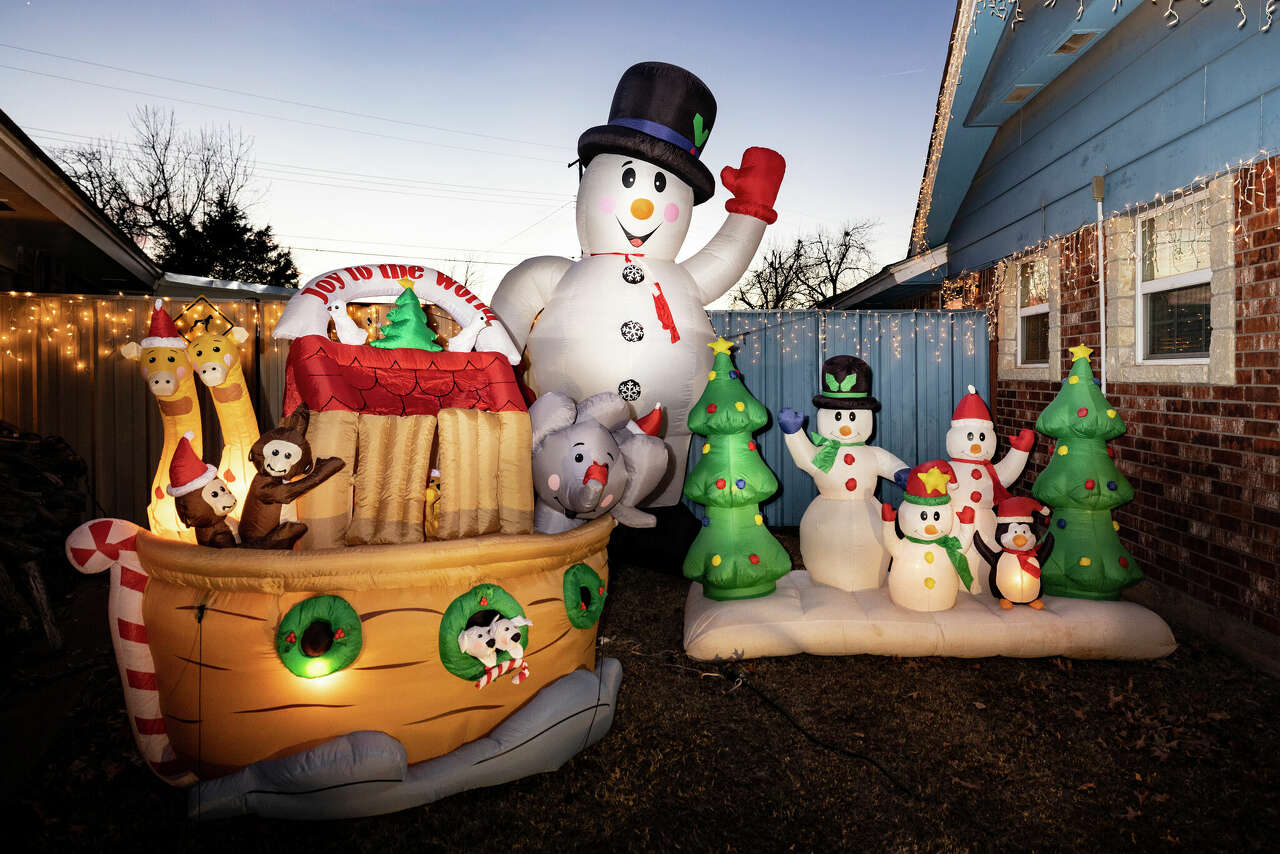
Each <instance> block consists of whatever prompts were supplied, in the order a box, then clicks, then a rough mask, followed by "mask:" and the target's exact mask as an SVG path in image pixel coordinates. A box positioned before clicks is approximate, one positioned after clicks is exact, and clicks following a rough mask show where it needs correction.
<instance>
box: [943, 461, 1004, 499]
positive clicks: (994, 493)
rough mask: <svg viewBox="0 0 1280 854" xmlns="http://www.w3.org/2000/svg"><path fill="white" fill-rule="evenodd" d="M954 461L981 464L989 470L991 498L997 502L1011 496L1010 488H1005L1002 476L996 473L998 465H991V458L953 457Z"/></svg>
mask: <svg viewBox="0 0 1280 854" xmlns="http://www.w3.org/2000/svg"><path fill="white" fill-rule="evenodd" d="M951 462H953V463H969V464H971V465H974V464H976V465H980V466H982V467H983V468H984V469H986V470H987V477H989V478H991V498H992V501H993V502H994V503H996V504H999V503H1000V502H1001V501H1004V500H1005V499H1006V498H1009V497H1010V495H1009V490H1007V489H1005V488H1004V484H1003V483H1001V482H1000V478H999V477H998V476H997V475H996V467H995V466H993V465H991V460H960V459H956V458H955V457H952V458H951Z"/></svg>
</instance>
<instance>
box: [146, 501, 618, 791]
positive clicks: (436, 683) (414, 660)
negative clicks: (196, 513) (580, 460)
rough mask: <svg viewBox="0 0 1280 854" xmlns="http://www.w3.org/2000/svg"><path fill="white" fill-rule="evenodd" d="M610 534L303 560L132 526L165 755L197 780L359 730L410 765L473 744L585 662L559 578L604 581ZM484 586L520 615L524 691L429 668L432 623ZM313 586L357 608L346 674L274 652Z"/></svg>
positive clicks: (582, 633)
mask: <svg viewBox="0 0 1280 854" xmlns="http://www.w3.org/2000/svg"><path fill="white" fill-rule="evenodd" d="M612 526H613V523H612V520H610V519H608V518H605V519H600V520H596V521H594V522H591V523H589V524H587V525H584V526H582V527H581V528H578V529H576V530H574V531H571V532H568V533H566V534H562V535H558V536H555V537H549V536H545V535H537V534H534V535H524V536H503V535H495V536H491V537H476V538H472V539H470V540H464V541H452V542H433V543H424V544H413V545H405V546H368V547H358V548H347V549H341V550H333V551H314V552H255V551H250V550H223V551H218V550H213V549H202V548H200V547H198V546H190V545H187V544H181V543H174V542H172V541H166V540H161V539H159V538H156V537H152V536H150V535H148V534H146V533H139V535H138V538H137V540H138V545H137V552H138V557H139V560H140V562H141V564H142V566H143V567H144V568H145V570H146V571H147V574H148V575H149V576H150V577H151V578H150V582H149V584H148V586H147V590H146V594H145V598H144V601H143V616H144V621H145V624H146V631H147V637H148V644H149V646H150V648H151V653H152V656H153V657H154V660H155V674H156V685H157V689H158V692H159V696H160V705H161V710H162V711H163V714H164V719H165V729H166V730H167V732H168V734H169V738H170V740H171V742H172V744H173V748H174V751H175V753H176V754H177V756H178V758H179V759H181V760H184V761H185V762H186V763H189V765H190V767H191V768H192V769H193V770H195V771H196V773H197V775H198V776H199V777H201V778H206V779H207V778H209V777H214V776H219V775H222V774H226V773H228V772H230V771H233V770H235V769H238V768H241V767H244V766H246V765H249V764H251V763H253V762H257V761H259V760H263V759H273V758H278V757H281V756H286V755H289V754H291V753H296V752H298V751H301V750H305V749H307V748H309V747H312V746H315V745H317V744H320V743H322V742H324V741H327V740H329V739H332V738H335V737H337V736H341V735H345V734H347V733H351V732H355V731H359V730H377V731H381V732H385V733H387V734H388V735H391V736H393V737H394V738H396V739H397V740H398V741H400V742H401V743H402V744H403V745H404V747H405V749H406V750H407V752H408V759H409V762H410V763H416V762H420V761H423V760H426V759H431V758H433V757H436V756H440V755H442V754H445V753H448V752H450V751H452V750H454V749H455V748H457V747H459V746H461V745H463V744H465V743H467V742H470V741H473V740H475V739H477V738H479V737H481V736H483V735H485V734H486V733H488V732H490V731H491V730H492V729H493V728H494V727H495V726H497V724H499V723H500V722H501V721H502V720H503V719H504V718H506V717H507V716H508V715H510V714H511V713H512V712H514V711H515V710H516V709H518V708H520V706H522V705H523V704H524V703H525V702H527V701H528V700H529V699H530V698H531V697H533V696H534V695H535V694H536V693H537V692H538V691H539V690H540V689H541V688H543V687H544V686H546V685H548V684H550V683H551V682H553V681H555V680H556V679H558V678H559V677H561V676H564V675H565V674H567V673H570V672H572V671H574V670H576V669H578V668H587V669H592V668H593V667H594V664H595V642H596V629H595V626H594V625H593V626H591V627H590V628H587V629H577V628H574V627H573V625H572V624H571V623H570V621H569V617H568V612H567V610H566V605H565V601H564V573H565V570H566V569H568V567H570V566H571V565H573V564H575V563H585V564H587V565H589V566H590V567H592V568H593V569H594V570H595V571H596V572H597V573H599V575H600V576H601V578H603V579H605V581H606V583H607V580H608V565H607V561H606V552H605V548H606V546H607V544H608V539H609V533H610V531H611V529H612ZM480 583H489V584H497V585H499V586H501V587H502V588H503V589H504V590H506V592H508V593H509V594H511V596H513V597H514V598H515V599H516V601H518V602H519V603H520V605H521V606H522V608H523V609H524V612H525V614H526V616H527V617H528V618H529V619H530V620H532V623H533V624H532V626H531V627H529V633H528V642H527V646H526V652H525V660H526V662H527V664H528V677H527V678H526V679H524V681H522V682H521V683H520V684H515V683H514V680H513V678H512V677H513V676H514V675H515V671H513V672H512V673H510V674H507V675H503V676H501V677H499V678H498V679H496V680H495V681H494V682H492V683H491V684H488V685H487V686H485V687H484V688H482V689H478V688H477V687H476V685H475V683H474V682H472V681H470V680H465V679H462V678H459V677H457V676H454V675H453V674H451V673H450V672H449V671H448V670H446V669H445V667H444V666H443V664H442V663H441V659H440V644H441V639H440V623H441V619H442V617H443V614H444V612H445V610H446V609H447V608H448V606H449V604H450V603H451V602H452V601H453V600H454V599H455V598H456V597H458V596H461V595H463V594H465V593H466V592H468V591H469V590H470V589H472V588H473V587H474V586H475V585H477V584H480ZM321 593H323V594H331V595H337V596H341V597H342V598H343V599H345V600H346V601H347V602H348V603H350V605H351V606H352V607H353V608H354V609H355V611H356V612H357V614H359V615H360V624H361V631H362V635H363V642H362V648H361V652H360V654H359V656H358V657H357V658H356V660H355V661H354V662H353V663H352V664H351V665H350V666H349V667H347V668H346V669H344V670H342V671H339V672H337V673H334V674H331V675H329V676H325V677H321V678H316V679H306V678H301V677H298V676H295V675H294V674H293V673H292V672H290V671H289V670H288V669H287V668H285V666H284V665H283V664H282V663H281V661H280V659H279V657H278V656H277V655H276V649H275V637H276V628H277V626H278V625H279V623H280V620H281V619H282V618H283V617H284V615H285V614H286V613H288V611H289V609H290V608H291V607H293V606H294V605H295V604H297V603H298V602H300V601H303V600H305V599H307V598H309V597H311V596H314V595H317V594H321ZM201 606H203V608H201Z"/></svg>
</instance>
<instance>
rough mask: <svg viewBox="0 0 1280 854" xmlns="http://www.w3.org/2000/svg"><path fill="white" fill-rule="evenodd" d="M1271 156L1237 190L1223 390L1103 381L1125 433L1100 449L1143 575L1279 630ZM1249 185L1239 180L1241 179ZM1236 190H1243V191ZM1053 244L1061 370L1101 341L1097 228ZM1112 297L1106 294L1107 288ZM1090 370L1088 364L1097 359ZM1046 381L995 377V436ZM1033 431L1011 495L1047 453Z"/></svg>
mask: <svg viewBox="0 0 1280 854" xmlns="http://www.w3.org/2000/svg"><path fill="white" fill-rule="evenodd" d="M1278 161H1280V158H1273V159H1272V160H1270V161H1264V162H1262V163H1260V164H1257V165H1256V166H1254V167H1252V168H1253V170H1254V174H1253V175H1252V179H1253V180H1252V182H1250V181H1238V182H1237V183H1236V191H1235V196H1236V197H1235V208H1236V212H1237V213H1236V215H1235V227H1236V234H1235V246H1234V250H1235V275H1236V293H1235V364H1236V382H1235V384H1234V385H1209V384H1199V385H1181V384H1155V383H1115V382H1108V384H1107V386H1108V387H1107V398H1108V399H1109V400H1110V401H1111V403H1112V405H1114V406H1115V408H1116V409H1117V410H1118V411H1119V412H1120V414H1121V416H1122V417H1123V418H1124V419H1125V423H1126V425H1127V426H1128V431H1127V432H1126V434H1125V435H1124V436H1122V437H1120V438H1119V439H1116V440H1115V441H1113V442H1112V443H1111V446H1112V447H1113V448H1114V449H1115V452H1116V464H1117V466H1118V467H1119V468H1120V470H1121V471H1122V472H1123V473H1124V474H1125V476H1126V477H1127V478H1128V479H1129V481H1130V482H1131V483H1132V484H1133V486H1134V489H1135V491H1136V497H1135V499H1134V500H1133V501H1132V502H1130V503H1129V504H1126V505H1124V506H1123V507H1120V508H1119V509H1117V510H1116V511H1115V512H1114V514H1113V516H1114V518H1115V519H1116V521H1118V522H1119V523H1120V536H1121V538H1122V539H1123V540H1124V544H1125V546H1126V547H1127V548H1128V549H1129V550H1130V551H1131V552H1132V553H1133V555H1134V556H1135V557H1136V558H1137V559H1138V560H1139V561H1140V562H1141V568H1142V571H1143V572H1144V573H1146V575H1147V577H1148V578H1151V579H1153V580H1155V581H1158V582H1160V583H1162V584H1164V585H1167V586H1169V587H1171V588H1173V589H1175V590H1177V591H1180V592H1182V593H1185V594H1187V595H1189V596H1191V597H1193V598H1194V599H1196V600H1199V601H1200V602H1202V603H1205V604H1207V605H1209V606H1211V607H1213V608H1216V609H1218V610H1219V611H1220V612H1222V613H1223V614H1227V615H1230V616H1232V617H1235V618H1238V619H1239V620H1242V621H1244V622H1245V623H1247V624H1249V625H1251V626H1254V627H1257V628H1259V629H1262V630H1265V631H1267V632H1270V633H1272V634H1275V635H1280V578H1278V573H1277V566H1278V565H1280V428H1278V423H1280V214H1278V213H1277V204H1276V168H1277V167H1280V162H1278ZM1246 177H1248V176H1246ZM1246 187H1249V188H1251V190H1252V192H1248V193H1246V191H1245V189H1246ZM1084 232H1087V233H1088V234H1087V238H1086V236H1085V235H1083V234H1082V235H1081V237H1080V238H1079V239H1068V240H1063V241H1061V242H1060V249H1061V257H1060V287H1061V293H1060V298H1061V312H1062V318H1061V322H1062V374H1063V375H1065V374H1066V372H1067V370H1068V367H1069V359H1070V356H1069V355H1067V354H1066V348H1068V347H1072V346H1075V345H1077V344H1086V345H1088V346H1090V347H1093V348H1094V349H1095V350H1096V349H1097V347H1098V338H1099V330H1098V308H1097V304H1098V279H1097V272H1096V269H1095V266H1096V265H1095V263H1094V258H1093V256H1094V255H1095V254H1096V253H1095V251H1094V250H1093V249H1092V248H1090V247H1092V246H1094V245H1095V244H1094V243H1093V240H1094V233H1095V232H1094V229H1093V227H1092V226H1091V227H1089V228H1087V229H1084ZM1108 291H1110V288H1108ZM1094 366H1095V371H1096V370H1097V356H1096V355H1095V356H1094ZM1057 391H1058V384H1057V383H1049V382H1037V381H1027V380H1017V381H1015V380H999V381H998V382H997V383H996V391H995V395H994V397H995V407H994V408H995V417H996V420H997V422H998V427H999V430H1000V432H1001V435H1009V434H1011V433H1015V432H1017V431H1018V430H1019V429H1021V428H1023V427H1030V426H1033V425H1034V423H1035V419H1036V417H1037V415H1039V413H1040V411H1041V410H1042V409H1044V407H1045V406H1046V405H1047V404H1048V403H1049V402H1050V401H1051V400H1052V399H1053V398H1054V396H1055V395H1056V394H1057ZM1049 441H1050V440H1048V439H1046V438H1045V437H1043V436H1041V437H1039V440H1038V443H1037V446H1036V450H1035V453H1034V454H1033V455H1032V458H1031V461H1030V462H1029V464H1028V466H1027V471H1026V473H1025V474H1024V475H1023V478H1022V480H1021V481H1020V482H1019V484H1018V487H1017V491H1018V492H1019V493H1024V492H1029V491H1030V488H1031V484H1032V482H1033V481H1034V479H1035V476H1036V475H1037V474H1038V473H1039V472H1040V471H1042V470H1043V469H1044V466H1045V464H1046V462H1047V459H1048V449H1049Z"/></svg>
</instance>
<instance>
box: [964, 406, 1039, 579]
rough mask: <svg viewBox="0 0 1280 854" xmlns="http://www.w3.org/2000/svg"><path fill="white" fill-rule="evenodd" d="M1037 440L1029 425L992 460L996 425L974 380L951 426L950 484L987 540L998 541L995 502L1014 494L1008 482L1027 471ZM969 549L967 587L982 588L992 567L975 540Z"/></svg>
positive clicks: (967, 556)
mask: <svg viewBox="0 0 1280 854" xmlns="http://www.w3.org/2000/svg"><path fill="white" fill-rule="evenodd" d="M1035 443H1036V434H1035V433H1034V432H1033V431H1031V430H1028V429H1025V428H1024V429H1023V430H1022V431H1021V432H1019V433H1018V435H1016V436H1010V437H1009V446H1010V447H1009V453H1007V454H1005V455H1004V459H1002V460H1000V462H998V463H993V462H991V458H992V457H994V456H995V453H996V425H995V423H994V422H993V421H992V420H991V411H990V410H988V409H987V404H986V403H985V402H984V401H983V400H982V398H981V397H979V396H978V393H977V391H976V390H975V389H974V387H973V386H969V393H968V394H966V395H965V396H964V397H962V398H960V402H959V403H958V404H956V409H955V412H953V413H952V415H951V427H950V429H948V430H947V455H948V456H949V457H950V458H951V469H952V471H954V472H955V475H956V477H955V480H954V481H953V482H952V483H951V484H949V486H948V487H947V488H948V490H949V491H950V492H951V497H952V499H953V500H954V501H955V505H956V508H957V509H959V508H963V507H972V508H973V511H974V514H975V525H976V526H977V530H978V533H979V534H981V535H982V538H983V539H984V540H986V541H987V542H988V543H992V542H995V535H996V512H995V505H996V504H998V503H999V502H1001V501H1004V500H1005V499H1006V498H1008V497H1009V487H1011V486H1013V483H1014V481H1016V480H1017V479H1018V477H1019V475H1021V474H1022V470H1023V469H1024V468H1025V467H1026V465H1027V457H1028V456H1030V454H1031V449H1032V448H1033V447H1034V446H1035ZM964 554H965V557H966V558H967V559H968V561H969V566H970V567H972V569H973V585H972V586H971V587H969V588H968V592H970V593H981V592H982V589H983V588H982V585H983V580H984V579H985V578H986V577H987V570H988V569H989V568H990V567H989V566H988V564H987V561H986V559H985V558H983V556H982V554H981V553H980V552H979V551H978V549H977V547H976V546H974V545H972V544H970V545H968V546H966V547H965V553H964ZM961 589H964V588H961Z"/></svg>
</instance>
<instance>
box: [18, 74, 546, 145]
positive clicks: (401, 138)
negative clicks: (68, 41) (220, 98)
mask: <svg viewBox="0 0 1280 854" xmlns="http://www.w3.org/2000/svg"><path fill="white" fill-rule="evenodd" d="M0 68H4V69H8V70H9V71H20V72H22V73H24V74H34V75H36V76H37V77H49V78H51V79H53V80H63V81H66V82H68V83H79V84H80V85H82V86H94V87H96V88H98V89H112V90H115V91H117V92H127V93H129V94H131V95H142V96H144V97H147V98H159V99H160V100H162V101H174V102H175V103H179V104H191V105H194V106H197V107H208V108H209V109H213V110H225V111H227V112H231V113H241V114H243V115H247V116H257V117H258V118H264V119H274V120H276V121H280V122H290V123H292V124H298V125H305V126H307V127H314V128H322V129H324V130H336V131H342V132H344V133H354V134H359V135H361V136H372V137H377V138H379V139H390V140H395V141H397V142H411V143H413V144H415V145H427V146H433V147H435V148H448V149H452V150H454V151H468V152H472V153H474V154H488V155H491V156H494V157H516V158H520V159H522V160H536V161H539V162H541V163H556V164H559V163H561V162H562V161H561V160H557V159H553V158H550V157H535V156H533V155H531V154H517V153H515V152H511V151H491V150H489V149H485V148H470V147H468V146H465V145H450V144H449V143H445V142H430V141H428V140H425V139H414V138H412V137H407V136H396V135H394V134H388V133H378V132H377V131H372V130H360V129H357V128H348V127H342V126H341V125H329V124H324V123H323V122H309V121H307V120H305V119H291V118H288V117H287V116H278V115H275V114H274V113H262V112H258V111H256V110H246V109H242V108H240V107H226V106H223V105H221V104H210V103H208V102H206V101H193V100H191V99H189V98H177V97H174V96H173V95H161V94H159V93H157V92H144V91H142V90H140V89H129V88H127V87H124V86H112V85H110V84H107V83H95V82H94V81H92V80H80V79H79V78H76V77H67V76H65V75H62V74H51V73H49V72H47V71H35V70H34V69H31V68H20V67H19V66H16V65H4V64H0Z"/></svg>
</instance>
